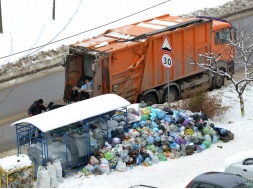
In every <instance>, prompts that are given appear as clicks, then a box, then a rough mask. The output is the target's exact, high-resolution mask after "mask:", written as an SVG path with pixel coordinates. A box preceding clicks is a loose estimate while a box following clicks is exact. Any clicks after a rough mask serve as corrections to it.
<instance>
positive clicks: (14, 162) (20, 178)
mask: <svg viewBox="0 0 253 189" xmlns="http://www.w3.org/2000/svg"><path fill="white" fill-rule="evenodd" d="M33 180H34V175H33V164H32V162H31V161H30V159H29V157H28V156H27V155H25V154H18V155H14V156H7V157H5V158H2V159H0V188H32V187H33Z"/></svg>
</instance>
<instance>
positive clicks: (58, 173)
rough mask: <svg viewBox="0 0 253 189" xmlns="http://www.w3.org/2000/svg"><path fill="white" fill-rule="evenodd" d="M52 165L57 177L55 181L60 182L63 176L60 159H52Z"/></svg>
mask: <svg viewBox="0 0 253 189" xmlns="http://www.w3.org/2000/svg"><path fill="white" fill-rule="evenodd" d="M53 165H54V167H55V169H56V178H57V181H58V182H59V183H62V182H63V178H62V166H61V162H60V160H58V159H56V160H54V161H53Z"/></svg>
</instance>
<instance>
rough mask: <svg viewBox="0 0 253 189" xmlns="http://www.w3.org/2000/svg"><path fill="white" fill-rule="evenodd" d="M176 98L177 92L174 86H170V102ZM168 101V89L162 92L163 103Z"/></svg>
mask: <svg viewBox="0 0 253 189" xmlns="http://www.w3.org/2000/svg"><path fill="white" fill-rule="evenodd" d="M177 100H178V92H177V90H176V88H175V87H170V102H175V101H177ZM165 102H168V90H167V89H166V91H165V92H164V95H163V103H165Z"/></svg>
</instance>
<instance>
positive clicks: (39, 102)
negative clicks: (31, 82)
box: [28, 99, 46, 138]
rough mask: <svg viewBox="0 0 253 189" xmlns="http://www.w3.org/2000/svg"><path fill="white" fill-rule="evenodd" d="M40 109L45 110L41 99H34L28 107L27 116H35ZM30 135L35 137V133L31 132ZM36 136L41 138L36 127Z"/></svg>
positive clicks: (39, 112) (40, 111)
mask: <svg viewBox="0 0 253 189" xmlns="http://www.w3.org/2000/svg"><path fill="white" fill-rule="evenodd" d="M42 110H44V111H46V107H45V106H44V105H43V100H42V99H39V100H35V101H34V102H33V104H32V105H31V106H30V107H29V109H28V115H29V117H31V116H35V115H38V114H41V113H42ZM32 137H35V133H34V134H32ZM38 138H41V130H39V129H38Z"/></svg>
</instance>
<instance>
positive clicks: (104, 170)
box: [99, 163, 110, 173]
mask: <svg viewBox="0 0 253 189" xmlns="http://www.w3.org/2000/svg"><path fill="white" fill-rule="evenodd" d="M99 170H100V171H101V172H102V173H110V167H109V164H104V163H101V164H100V165H99Z"/></svg>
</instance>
